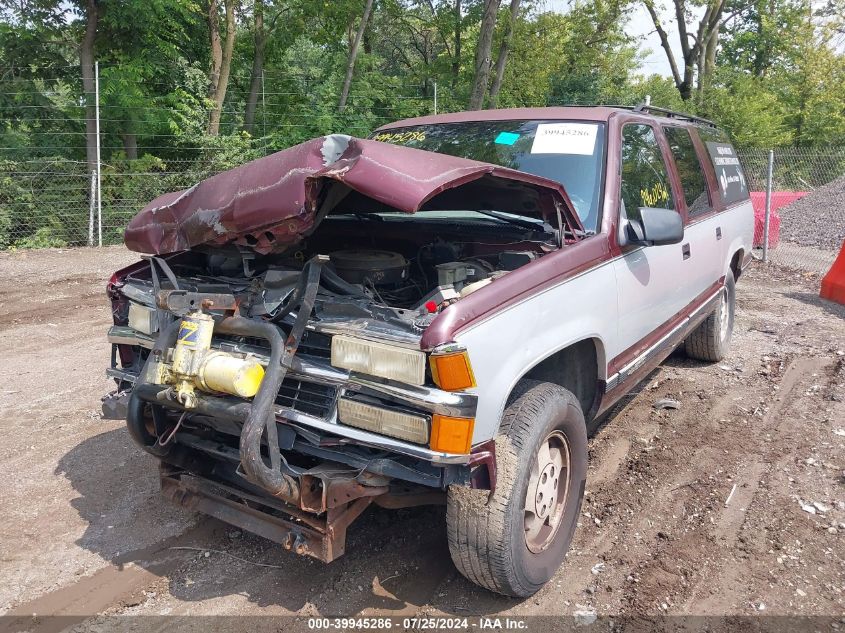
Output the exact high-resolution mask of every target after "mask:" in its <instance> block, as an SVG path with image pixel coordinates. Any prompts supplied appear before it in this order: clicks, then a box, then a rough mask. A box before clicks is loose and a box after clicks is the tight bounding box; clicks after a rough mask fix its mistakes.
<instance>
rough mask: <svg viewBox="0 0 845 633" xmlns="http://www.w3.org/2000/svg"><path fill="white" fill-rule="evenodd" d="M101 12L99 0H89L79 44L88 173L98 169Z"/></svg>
mask: <svg viewBox="0 0 845 633" xmlns="http://www.w3.org/2000/svg"><path fill="white" fill-rule="evenodd" d="M99 17H100V13H99V7H98V5H97V0H88V1H87V4H86V12H85V35H84V36H83V37H82V41H81V42H80V44H79V65H80V70H81V71H82V89H83V91H84V92H85V156H86V158H87V161H88V173H89V174H90V173H91V172H93V171H96V170H97V122H96V117H97V109H96V107H95V104H94V91H95V89H96V88H95V85H94V40H95V38H96V37H97V22H98V20H99Z"/></svg>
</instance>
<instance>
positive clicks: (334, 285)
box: [322, 266, 369, 299]
mask: <svg viewBox="0 0 845 633" xmlns="http://www.w3.org/2000/svg"><path fill="white" fill-rule="evenodd" d="M322 280H323V282H324V284H325V285H326V287H328V288H329V289H330V290H334V291H335V292H339V293H340V294H344V295H352V296H353V297H364V298H367V299H369V297H368V296H367V294H366V293H365V292H364V291H363V290H362V289H361V288H359V287H358V286H356V285H354V284H351V283H349V282H348V281H346V280H345V279H343V278H342V277H341V276H340V275H338V274H337V273H336V272H335V271H333V270H332V269H331V268H329V267H328V266H326V267H324V268H323V275H322Z"/></svg>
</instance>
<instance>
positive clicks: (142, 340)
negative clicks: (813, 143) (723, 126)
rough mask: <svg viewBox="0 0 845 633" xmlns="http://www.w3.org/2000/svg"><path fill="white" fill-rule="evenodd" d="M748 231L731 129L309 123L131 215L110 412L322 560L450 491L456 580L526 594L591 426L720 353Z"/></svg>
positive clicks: (484, 117)
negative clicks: (681, 352)
mask: <svg viewBox="0 0 845 633" xmlns="http://www.w3.org/2000/svg"><path fill="white" fill-rule="evenodd" d="M752 224H753V216H752V209H751V205H750V203H749V201H748V192H747V187H746V182H745V179H744V176H743V173H742V170H741V167H740V165H739V162H738V160H737V158H736V154H735V152H734V150H733V148H732V147H731V145H730V144H729V143H728V142H727V140H726V138H725V136H724V135H723V134H722V133H721V132H720V131H719V130H717V129H716V128H715V127H714V126H713V125H712V124H711V123H709V122H707V121H703V120H699V119H694V118H692V117H688V116H685V115H680V114H677V113H673V112H668V111H658V110H656V109H654V108H650V109H647V108H639V109H623V108H605V107H591V108H542V109H520V110H492V111H485V112H466V113H459V114H447V115H441V116H432V117H423V118H418V119H413V120H407V121H400V122H398V123H393V124H390V125H387V126H384V127H383V128H381V129H379V130H377V131H376V132H375V133H374V134H373V136H372V138H371V139H357V138H351V137H348V136H342V135H333V136H327V137H324V138H319V139H315V140H312V141H309V142H306V143H303V144H301V145H298V146H295V147H292V148H290V149H287V150H284V151H282V152H279V153H276V154H273V155H271V156H267V157H265V158H262V159H259V160H256V161H254V162H251V163H248V164H245V165H243V166H241V167H238V168H236V169H233V170H231V171H227V172H224V173H221V174H218V175H216V176H214V177H212V178H209V179H208V180H205V181H203V182H200V183H199V184H197V185H196V186H194V187H192V188H190V189H188V190H185V191H180V192H176V193H172V194H168V195H164V196H162V197H160V198H158V199H156V200H154V201H153V202H152V203H151V204H150V205H148V206H147V207H146V208H145V209H144V210H142V211H141V212H140V213H139V214H138V215H137V216H136V217H135V218H134V219H133V220H132V221H131V223H130V224H129V226H128V228H127V230H126V234H125V241H126V245H127V246H128V247H129V248H130V249H132V250H134V251H138V252H140V253H145V254H146V255H145V256H144V257H143V258H142V259H141V260H140V261H139V262H138V263H137V264H135V265H133V266H130V267H128V268H125V269H123V270H120V271H118V272H117V273H115V274H114V276H113V277H112V279H111V281H110V282H109V285H108V294H109V297H110V298H111V302H112V310H113V315H114V325H113V327H111V329H110V330H109V334H108V337H109V341H110V342H111V343H112V362H111V367H110V369H109V370H108V374H109V375H110V376H112V377H113V378H114V379H115V380H116V382H117V390H116V391H115V393H113V394H111V395H110V396H108V397H107V398H106V399H105V403H104V410H106V411H107V412H108V413H109V414H110V415H112V416H113V417H117V416H121V417H122V416H124V415H125V418H126V422H127V425H128V429H129V433H130V434H131V436H132V438H133V439H134V440H135V442H137V443H138V444H139V445H140V446H141V447H142V448H143V449H144V450H146V451H147V452H149V453H151V454H153V455H154V456H156V457H157V458H158V459H159V460H160V462H161V469H160V477H161V486H162V491H163V493H164V494H165V495H166V496H167V497H168V498H170V499H172V500H174V501H176V502H178V503H181V504H183V505H184V506H186V507H188V508H191V509H194V510H199V511H201V512H204V513H207V514H209V515H212V516H215V517H217V518H219V519H222V520H224V521H227V522H229V523H232V524H234V525H237V526H239V527H241V528H243V529H246V530H249V531H252V532H255V533H257V534H260V535H262V536H264V537H266V538H269V539H272V540H274V541H277V542H279V543H281V544H282V545H283V546H284V547H285V548H286V549H288V550H292V551H293V552H295V553H297V554H304V555H310V556H313V557H316V558H318V559H321V560H323V561H327V562H328V561H331V560H333V559H335V558H337V557H338V556H340V555H341V554H343V552H344V545H345V535H346V530H347V527H348V526H349V525H350V524H351V523H352V522H353V521H354V520H355V519H356V518H357V517H358V516H359V515H360V514H361V513H362V512H363V511H364V510H366V508H367V507H368V506H369V505H370V504H375V505H378V506H383V507H387V508H401V507H408V506H416V505H423V504H446V506H447V511H446V530H447V533H448V542H449V548H450V551H451V554H452V558H453V560H454V562H455V565H456V566H457V568H458V569H459V570H460V571H461V573H462V574H463V575H465V576H466V577H467V578H469V579H470V580H472V581H473V582H475V583H477V584H479V585H481V586H484V587H486V588H488V589H490V590H493V591H496V592H500V593H503V594H508V595H513V596H528V595H530V594H532V593H534V592H536V591H537V590H538V589H540V587H542V586H543V584H544V583H545V582H546V581H548V580H549V579H550V578H551V577H552V575H553V574H554V573H555V571H556V570H557V568H558V567H559V566H560V564H561V563H562V561H563V559H564V555H565V553H566V551H567V548H568V547H569V543H570V541H571V539H572V536H573V532H574V531H575V527H576V524H577V521H578V515H579V508H580V505H581V501H582V497H583V495H584V482H585V477H586V473H587V436H588V432H589V431H591V430H593V429H595V428H596V426H597V424H598V423H599V421H600V420H601V419H602V416H603V414H605V413H606V412H608V410H609V409H610V407H611V406H612V405H613V404H614V403H616V402H617V401H618V400H619V399H620V398H621V397H622V396H623V395H624V394H626V393H628V392H629V391H630V390H631V389H632V387H633V386H634V385H635V384H637V383H638V382H639V381H641V380H642V379H643V378H644V377H645V376H646V375H647V374H648V373H649V372H650V371H651V370H652V369H653V368H654V367H655V365H657V364H658V363H659V362H661V360H662V359H663V358H665V357H666V356H667V355H668V354H669V353H670V352H671V351H672V349H673V348H675V347H677V346H678V345H679V344H682V343H684V344H685V347H686V351H687V353H688V354H689V355H690V356H692V357H694V358H698V359H703V360H709V361H714V360H718V359H720V358H721V357H722V356H723V355H724V354H725V351H726V349H727V346H728V344H729V342H730V338H731V330H732V327H733V315H734V284H735V281H736V280H737V279H738V278H739V276H740V274H741V272H742V270H743V268H744V267H745V266H746V264H747V263H748V262H749V261H750V253H751V238H752V228H753V227H752Z"/></svg>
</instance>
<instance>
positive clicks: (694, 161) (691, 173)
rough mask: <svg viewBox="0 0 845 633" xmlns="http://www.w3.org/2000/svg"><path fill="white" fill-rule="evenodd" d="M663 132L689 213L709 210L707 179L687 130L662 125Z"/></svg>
mask: <svg viewBox="0 0 845 633" xmlns="http://www.w3.org/2000/svg"><path fill="white" fill-rule="evenodd" d="M663 133H664V134H666V140H667V141H669V148H670V149H671V150H672V157H673V158H674V159H675V166H676V167H677V168H678V176H680V178H681V186H682V187H683V189H684V200H686V203H687V209H688V210H689V214H690V215H698V214H701V213H704V212H706V211H709V210H710V209H711V207H712V205H711V203H710V193H709V191H708V190H707V180H706V178H705V177H704V170H703V169H702V167H701V162H700V161H699V160H698V154H697V153H696V151H695V145H693V144H692V137H691V136H690V133H689V130H687V129H685V128H682V127H664V128H663Z"/></svg>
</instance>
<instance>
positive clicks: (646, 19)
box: [538, 0, 681, 77]
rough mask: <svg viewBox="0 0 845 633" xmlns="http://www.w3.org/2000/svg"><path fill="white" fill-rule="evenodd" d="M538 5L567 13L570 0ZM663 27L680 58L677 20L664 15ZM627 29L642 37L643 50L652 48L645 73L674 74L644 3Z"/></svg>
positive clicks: (545, 1) (645, 61)
mask: <svg viewBox="0 0 845 633" xmlns="http://www.w3.org/2000/svg"><path fill="white" fill-rule="evenodd" d="M538 5H539V8H540V9H543V8H545V9H547V10H549V11H556V12H558V13H567V12H568V11H569V6H570V0H540V1H539V2H538ZM663 28H664V29H666V33H667V34H668V36H669V43H670V44H671V46H672V49H673V51H674V53H675V59H680V58H681V45H680V43H679V40H678V29H677V27H676V26H675V20H674V19H672V18H671V17H669V16H666V17H664V19H663ZM625 31H626V32H627V33H628V34H630V35H633V36H635V37H640V38H641V44H640V46H641V48H642V50H644V51H645V50H650V53H649V54H648V55H646V56H645V58H644V59H643V62H642V64H641V67H640V71H641V72H642V73H643V74H644V75H653V74H657V75H663V76H664V77H671V76H672V71H671V70H670V69H669V62H668V61H667V60H666V53H665V52H664V51H663V48H661V46H660V39H659V38H658V37H657V33H656V32H655V30H654V24H653V23H652V21H651V17H650V16H649V14H648V11H646V9H645V7H644V6H643V5H642V3H637V4H636V5H635V7H634V9H633V11H632V13H631V17H630V19H629V21H628V25H627V27H626V29H625Z"/></svg>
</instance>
